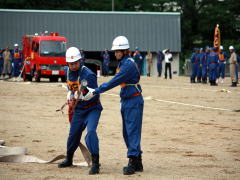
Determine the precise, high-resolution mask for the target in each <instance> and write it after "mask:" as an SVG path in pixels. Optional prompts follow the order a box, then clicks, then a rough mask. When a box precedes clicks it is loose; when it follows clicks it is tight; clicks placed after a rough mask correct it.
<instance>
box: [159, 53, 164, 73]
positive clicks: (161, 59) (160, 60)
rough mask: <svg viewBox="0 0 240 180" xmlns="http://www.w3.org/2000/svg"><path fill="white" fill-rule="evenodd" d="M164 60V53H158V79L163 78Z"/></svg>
mask: <svg viewBox="0 0 240 180" xmlns="http://www.w3.org/2000/svg"><path fill="white" fill-rule="evenodd" d="M163 60H164V55H163V53H162V51H158V52H157V71H158V77H161V75H162V62H163Z"/></svg>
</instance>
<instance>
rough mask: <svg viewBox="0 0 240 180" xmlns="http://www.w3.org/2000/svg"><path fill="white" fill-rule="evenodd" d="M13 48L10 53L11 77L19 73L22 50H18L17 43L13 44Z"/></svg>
mask: <svg viewBox="0 0 240 180" xmlns="http://www.w3.org/2000/svg"><path fill="white" fill-rule="evenodd" d="M14 47H15V49H14V50H13V53H12V63H13V77H14V78H16V77H18V76H19V74H20V69H21V66H22V52H21V51H20V50H19V47H18V44H14Z"/></svg>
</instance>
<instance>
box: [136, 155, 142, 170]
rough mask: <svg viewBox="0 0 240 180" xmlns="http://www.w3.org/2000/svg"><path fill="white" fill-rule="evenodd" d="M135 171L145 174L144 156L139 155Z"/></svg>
mask: <svg viewBox="0 0 240 180" xmlns="http://www.w3.org/2000/svg"><path fill="white" fill-rule="evenodd" d="M135 171H139V172H143V164H142V156H141V155H139V156H138V157H137V159H136V166H135Z"/></svg>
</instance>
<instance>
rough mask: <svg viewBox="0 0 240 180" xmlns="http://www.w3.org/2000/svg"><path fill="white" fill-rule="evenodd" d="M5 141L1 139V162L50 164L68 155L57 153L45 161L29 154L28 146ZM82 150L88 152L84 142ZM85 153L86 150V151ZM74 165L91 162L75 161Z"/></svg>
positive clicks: (87, 164)
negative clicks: (9, 143) (10, 145)
mask: <svg viewBox="0 0 240 180" xmlns="http://www.w3.org/2000/svg"><path fill="white" fill-rule="evenodd" d="M4 143H5V141H4V140H0V162H14V163H40V164H49V163H53V162H55V161H58V160H60V159H64V158H65V157H66V156H65V155H63V154H60V155H57V156H56V157H54V158H52V159H51V160H48V161H45V160H42V159H40V158H38V157H35V156H31V155H27V148H26V147H8V146H4ZM79 147H80V149H81V150H84V151H86V153H87V152H88V150H87V149H84V148H86V147H85V146H84V145H83V144H82V143H80V144H79ZM84 153H85V152H84ZM73 165H74V166H89V165H90V164H89V162H88V161H86V162H81V163H73Z"/></svg>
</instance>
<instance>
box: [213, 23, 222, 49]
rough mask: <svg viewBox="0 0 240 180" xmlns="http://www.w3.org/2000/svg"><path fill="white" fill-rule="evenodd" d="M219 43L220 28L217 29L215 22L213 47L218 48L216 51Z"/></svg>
mask: <svg viewBox="0 0 240 180" xmlns="http://www.w3.org/2000/svg"><path fill="white" fill-rule="evenodd" d="M220 45H221V38H220V29H219V25H218V24H217V25H216V27H215V30H214V40H213V47H216V48H218V51H219V49H220Z"/></svg>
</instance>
